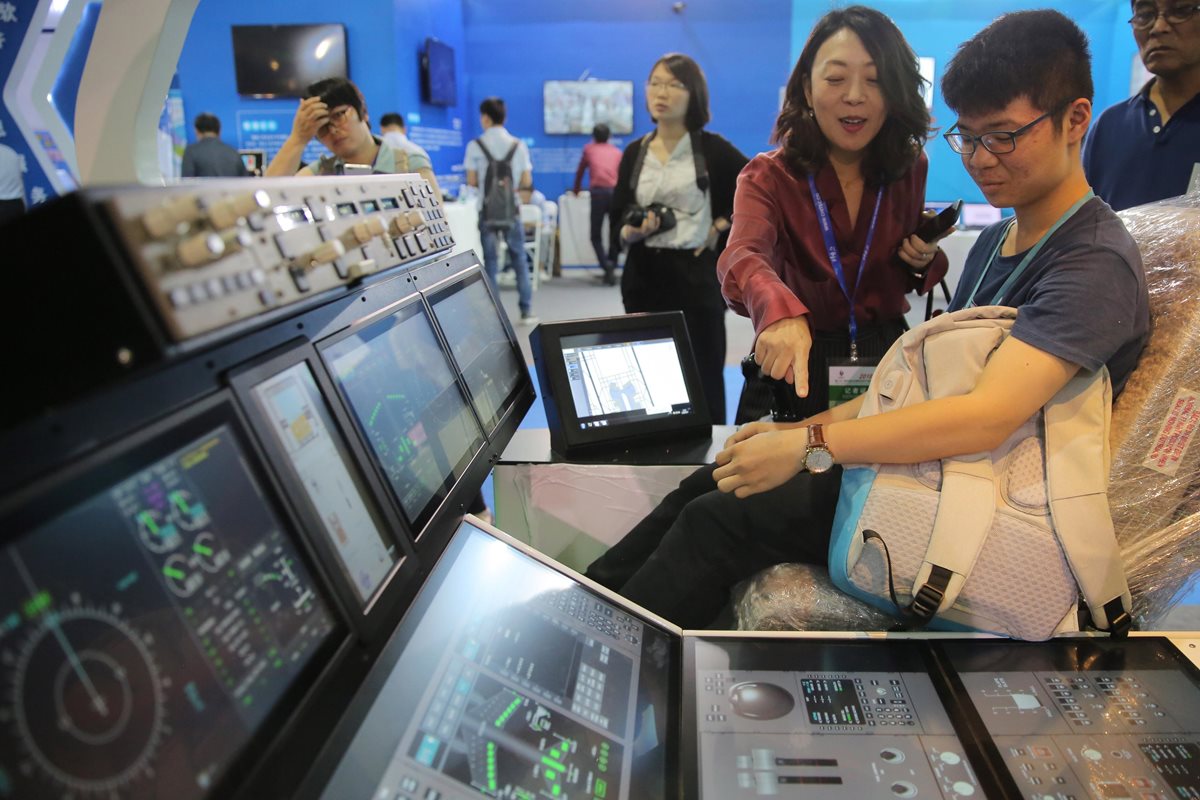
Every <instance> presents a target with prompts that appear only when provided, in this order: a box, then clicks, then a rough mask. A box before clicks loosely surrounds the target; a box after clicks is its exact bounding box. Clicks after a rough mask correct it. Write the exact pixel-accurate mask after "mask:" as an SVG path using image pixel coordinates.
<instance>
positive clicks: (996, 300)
mask: <svg viewBox="0 0 1200 800" xmlns="http://www.w3.org/2000/svg"><path fill="white" fill-rule="evenodd" d="M1095 196H1096V193H1095V192H1093V191H1092V190H1090V189H1089V190H1088V193H1087V194H1085V195H1084V196H1083V197H1081V198H1079V199H1078V200H1076V201H1075V205H1073V206H1071V207H1070V208H1068V209H1067V211H1066V213H1065V214H1063V215H1062V216H1061V217H1059V218H1058V221H1057V222H1055V223H1054V224H1053V225H1051V226H1050V230H1048V231H1046V232H1045V233H1044V234H1042V238H1040V239H1038V240H1037V244H1035V245H1034V246H1033V247H1031V248H1029V250H1028V252H1026V253H1025V257H1024V258H1022V259H1021V263H1019V264H1017V268H1016V269H1014V270H1013V271H1012V274H1011V275H1009V276H1008V278H1007V279H1005V281H1004V283H1003V284H1002V285H1001V286H1000V288H999V289H997V290H996V294H995V295H994V296H993V297H992V302H990V303H988V305H989V306H994V305H999V304H1000V301H1001V300H1003V299H1004V296H1005V295H1006V294H1008V290H1009V289H1011V288H1012V287H1013V284H1015V283H1016V282H1017V279H1018V278H1020V277H1021V275H1023V274H1024V272H1025V270H1026V268H1028V266H1029V265H1030V264H1031V263H1033V259H1034V258H1035V257H1036V256H1037V254H1038V253H1039V252H1041V249H1042V245H1044V244H1045V243H1046V242H1047V241H1049V239H1050V237H1051V236H1053V235H1054V232H1055V231H1057V230H1058V229H1059V228H1061V227H1062V226H1063V224H1064V223H1065V222H1066V221H1067V220H1069V219H1070V218H1071V217H1073V216H1075V212H1076V211H1078V210H1079V209H1080V208H1082V207H1083V204H1084V203H1086V202H1087V201H1088V200H1091V199H1092V198H1093V197H1095ZM1015 222H1016V220H1015V219H1014V220H1013V221H1012V222H1010V223H1008V227H1006V228H1005V229H1004V233H1002V234H1001V235H1000V240H999V241H997V242H996V246H995V247H994V248H992V254H991V255H990V256H988V260H987V263H986V264H984V265H983V269H982V270H980V272H979V278H978V279H977V280H976V281H975V286H974V287H973V288H972V289H971V295H970V296H969V297H968V298H967V303H966V305H964V306H963V308H970V307H971V306H973V305H975V293H976V292H978V291H979V286H980V284H982V283H983V279H984V278H986V277H987V274H988V271H989V270H990V269H991V268H992V263H993V262H994V261H995V260H996V256H997V255H998V254H999V253H1000V248H1001V247H1002V246H1003V245H1004V240H1005V239H1007V238H1008V233H1009V231H1011V230H1012V226H1013V223H1015Z"/></svg>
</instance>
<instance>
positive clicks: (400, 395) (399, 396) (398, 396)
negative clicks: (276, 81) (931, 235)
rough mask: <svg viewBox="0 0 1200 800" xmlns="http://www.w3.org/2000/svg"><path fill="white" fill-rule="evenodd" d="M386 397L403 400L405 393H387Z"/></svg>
mask: <svg viewBox="0 0 1200 800" xmlns="http://www.w3.org/2000/svg"><path fill="white" fill-rule="evenodd" d="M384 398H386V399H388V400H403V399H404V395H402V394H385V395H384Z"/></svg>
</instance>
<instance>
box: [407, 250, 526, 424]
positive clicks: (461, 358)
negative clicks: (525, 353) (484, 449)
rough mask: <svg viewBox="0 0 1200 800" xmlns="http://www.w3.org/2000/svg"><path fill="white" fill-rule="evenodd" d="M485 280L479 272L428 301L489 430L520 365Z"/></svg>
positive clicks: (509, 397) (507, 400)
mask: <svg viewBox="0 0 1200 800" xmlns="http://www.w3.org/2000/svg"><path fill="white" fill-rule="evenodd" d="M484 280H485V279H484V277H483V274H482V273H479V274H477V275H476V276H474V277H473V278H469V279H468V280H466V281H464V282H462V283H460V284H458V285H457V286H454V287H452V288H450V289H447V290H446V291H444V292H439V293H437V294H435V295H434V296H433V297H432V298H430V305H431V307H432V308H433V315H434V317H436V318H437V321H438V324H439V326H440V327H441V329H442V335H443V336H445V338H446V341H447V342H448V343H449V344H450V350H451V352H452V353H453V354H454V359H455V361H457V362H458V367H459V369H460V370H461V371H462V376H463V380H464V382H466V384H467V390H468V391H469V392H470V393H471V402H472V403H474V405H475V410H476V411H477V412H478V413H479V418H480V419H481V420H482V421H483V424H484V427H485V428H486V429H487V430H488V432H491V431H493V430H495V428H496V426H497V425H498V424H500V419H501V418H502V417H503V416H504V412H505V411H507V410H508V408H509V407H510V406H511V404H512V402H513V399H514V396H515V394H516V392H517V389H518V388H519V387H520V385H521V379H522V377H523V376H524V374H525V370H524V367H523V366H522V364H521V362H520V361H519V360H518V351H517V350H516V349H515V348H514V345H513V342H512V340H511V339H509V338H508V331H507V330H506V329H505V327H504V323H502V322H501V321H500V311H499V309H497V308H496V304H495V303H494V302H492V296H491V295H490V294H489V293H488V290H487V286H486V285H485V284H484Z"/></svg>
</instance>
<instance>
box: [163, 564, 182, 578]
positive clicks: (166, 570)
mask: <svg viewBox="0 0 1200 800" xmlns="http://www.w3.org/2000/svg"><path fill="white" fill-rule="evenodd" d="M163 575H166V576H167V577H168V578H174V579H175V580H177V581H181V580H183V579H184V578H186V577H187V573H186V572H183V571H182V570H178V569H176V568H175V567H163Z"/></svg>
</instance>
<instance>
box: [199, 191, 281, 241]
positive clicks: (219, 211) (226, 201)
mask: <svg viewBox="0 0 1200 800" xmlns="http://www.w3.org/2000/svg"><path fill="white" fill-rule="evenodd" d="M270 207H271V195H269V194H267V192H266V191H264V190H262V189H259V190H257V191H253V192H243V193H241V194H235V195H232V196H230V197H225V198H222V199H221V200H218V201H216V202H215V203H213V204H212V205H211V206H209V208H208V221H209V223H210V224H211V225H212V226H213V227H214V228H216V229H217V230H219V231H220V230H225V229H226V228H232V227H233V226H235V225H237V224H238V221H239V220H242V219H245V218H246V217H248V216H250V215H251V214H257V213H259V212H261V211H266V210H267V209H268V208H270Z"/></svg>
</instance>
